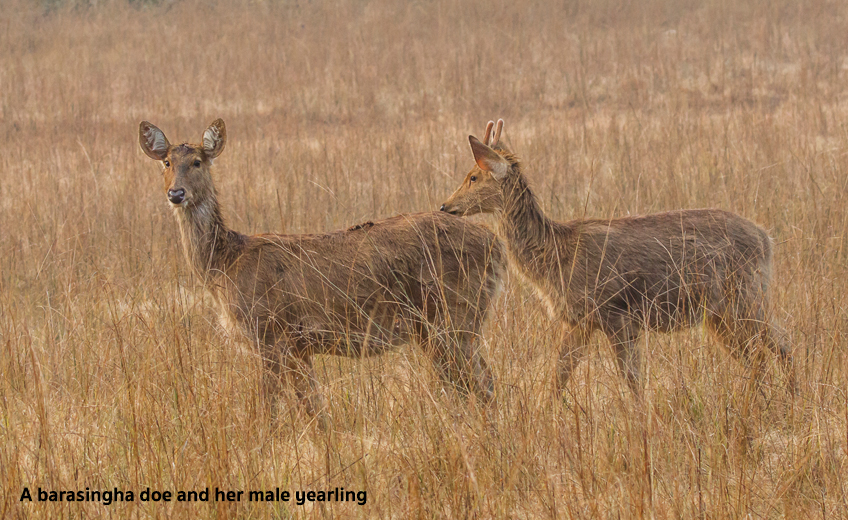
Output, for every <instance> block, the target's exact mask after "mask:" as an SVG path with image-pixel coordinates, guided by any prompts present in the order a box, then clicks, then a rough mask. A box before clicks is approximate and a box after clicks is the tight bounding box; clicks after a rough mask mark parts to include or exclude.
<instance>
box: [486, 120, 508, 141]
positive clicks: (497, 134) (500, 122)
mask: <svg viewBox="0 0 848 520" xmlns="http://www.w3.org/2000/svg"><path fill="white" fill-rule="evenodd" d="M491 124H492V122H491V121H489V125H490V127H489V128H491ZM503 125H504V121H503V119H498V127H497V128H496V129H495V137H494V139H492V144H490V145H489V146H497V145H498V142H499V141H500V140H501V130H503Z"/></svg>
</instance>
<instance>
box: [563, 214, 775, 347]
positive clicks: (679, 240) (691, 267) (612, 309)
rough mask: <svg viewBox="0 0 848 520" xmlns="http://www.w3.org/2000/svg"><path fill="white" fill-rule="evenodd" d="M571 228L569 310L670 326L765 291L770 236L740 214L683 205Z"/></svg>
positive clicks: (748, 301)
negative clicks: (572, 245)
mask: <svg viewBox="0 0 848 520" xmlns="http://www.w3.org/2000/svg"><path fill="white" fill-rule="evenodd" d="M568 228H569V234H570V238H569V239H568V241H573V240H576V241H577V242H578V245H577V246H576V252H575V253H574V254H573V256H572V257H571V259H572V263H571V265H569V266H563V267H562V268H560V269H559V270H560V271H561V274H557V277H558V278H559V279H560V283H561V285H560V287H562V288H563V290H562V292H561V294H567V295H569V298H568V299H569V301H568V302H567V305H568V306H569V308H570V309H569V313H570V314H576V315H579V316H581V317H585V318H589V319H590V320H591V321H598V320H599V321H603V320H606V319H609V318H612V317H615V316H621V315H627V316H629V317H631V318H636V319H639V320H641V321H643V323H644V324H645V326H647V327H648V328H651V329H654V330H664V331H669V330H674V329H676V328H680V327H686V326H690V325H693V324H695V323H697V322H698V321H700V320H702V319H703V318H704V313H705V312H706V313H712V314H722V313H724V312H726V310H727V307H728V305H736V306H744V305H754V304H755V303H753V302H757V303H756V304H757V305H759V302H761V301H762V299H763V298H764V297H765V292H766V288H767V284H768V277H769V274H770V268H771V242H770V239H769V238H768V235H767V234H766V233H765V231H763V230H762V229H761V228H760V227H758V226H757V225H756V224H754V223H752V222H750V221H748V220H746V219H744V218H742V217H740V216H738V215H735V214H733V213H729V212H725V211H720V210H683V211H672V212H667V213H659V214H654V215H647V216H643V217H628V218H622V219H614V220H585V221H577V222H571V223H568ZM572 244H573V242H572Z"/></svg>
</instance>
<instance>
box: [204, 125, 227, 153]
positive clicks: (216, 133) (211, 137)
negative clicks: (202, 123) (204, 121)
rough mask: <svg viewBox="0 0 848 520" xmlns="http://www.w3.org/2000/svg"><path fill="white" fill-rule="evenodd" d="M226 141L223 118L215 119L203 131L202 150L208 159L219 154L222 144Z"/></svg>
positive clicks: (222, 148)
mask: <svg viewBox="0 0 848 520" xmlns="http://www.w3.org/2000/svg"><path fill="white" fill-rule="evenodd" d="M226 143H227V129H226V127H225V126H224V120H223V119H216V120H215V122H214V123H212V124H211V125H209V128H207V129H206V131H205V132H203V151H204V152H206V155H207V156H208V157H209V158H210V159H214V158H215V157H218V156H219V155H221V152H222V151H223V150H224V145H225V144H226Z"/></svg>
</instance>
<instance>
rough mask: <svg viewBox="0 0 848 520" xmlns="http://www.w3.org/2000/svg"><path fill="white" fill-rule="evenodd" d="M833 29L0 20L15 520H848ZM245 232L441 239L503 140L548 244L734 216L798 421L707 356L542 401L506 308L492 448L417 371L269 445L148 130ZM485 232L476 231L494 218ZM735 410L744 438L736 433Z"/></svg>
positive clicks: (267, 428) (161, 11)
mask: <svg viewBox="0 0 848 520" xmlns="http://www.w3.org/2000/svg"><path fill="white" fill-rule="evenodd" d="M847 10H848V5H846V4H845V3H843V2H832V1H812V2H805V3H803V5H799V4H797V3H796V2H789V1H777V2H772V1H763V0H754V1H740V2H731V1H725V0H712V1H707V2H691V1H663V0H658V1H648V2H612V1H592V2H590V1H563V2H541V1H535V2H534V1H531V2H524V3H522V4H521V6H520V7H517V6H516V5H515V3H514V2H502V1H497V0H495V1H491V0H490V1H486V2H473V1H470V2H451V1H449V0H432V1H414V2H401V1H370V2H369V1H362V0H342V1H339V2H328V3H325V2H318V1H296V2H262V1H254V2H248V1H236V0H220V1H217V2H214V3H211V4H207V3H204V2H193V1H182V2H180V1H177V2H129V3H127V2H124V1H117V0H114V1H105V2H84V1H77V2H75V1H48V2H34V1H24V0H19V1H17V2H16V1H11V2H7V3H4V9H3V10H2V12H0V50H2V52H0V110H2V123H0V230H1V231H0V348H2V355H0V467H2V468H3V479H2V483H0V489H2V492H0V495H2V497H3V498H2V504H0V516H2V517H4V518H5V517H12V518H14V517H36V516H45V517H47V516H49V517H58V516H65V517H82V516H86V517H105V516H110V515H111V516H116V517H128V516H138V517H161V518H169V517H173V518H180V517H189V516H199V517H228V516H237V517H246V518H265V517H275V518H278V517H288V516H298V517H299V516H309V515H319V514H320V515H326V516H330V517H336V516H338V517H349V516H350V517H382V518H391V517H397V518H405V517H410V516H416V517H426V518H438V517H454V518H464V517H483V518H486V517H498V518H539V517H566V518H584V517H622V518H633V517H655V518H692V517H709V518H723V517H742V516H752V517H783V516H786V517H798V518H808V517H822V518H825V517H831V516H840V515H842V514H844V511H846V510H848V487H847V486H848V479H846V476H845V475H846V474H848V395H846V377H848V357H846V349H845V345H846V333H848V319H846V318H848V316H846V304H848V296H846V294H848V281H846V280H848V279H846V253H848V251H846V245H848V244H846V234H845V229H846V226H847V225H848V222H846V219H848V212H846V210H848V197H847V196H848V177H846V171H848V158H846V154H848V126H846V124H845V121H846V111H848V97H846V90H845V88H844V87H843V85H844V84H845V83H846V80H847V79H848V32H846V31H845V27H846V22H847V21H848V20H846V11H847ZM217 117H222V118H224V120H225V121H226V123H227V128H228V138H229V140H228V144H227V148H226V150H225V151H224V153H223V155H222V156H221V157H220V158H219V159H218V161H216V170H215V182H216V184H217V186H218V189H219V192H220V196H221V199H222V203H223V205H224V211H225V216H226V218H227V219H228V222H229V224H230V225H231V226H232V227H233V228H235V229H237V230H240V231H242V232H249V233H254V232H266V231H278V232H286V233H301V232H319V231H325V230H332V229H337V228H341V227H347V226H349V225H351V224H355V223H357V222H361V221H363V220H370V219H377V218H382V217H388V216H391V215H394V214H396V213H399V212H410V211H422V210H427V209H436V208H438V205H439V204H440V203H441V202H442V201H443V200H444V199H445V198H446V197H447V196H448V195H449V194H450V193H451V192H452V191H453V189H454V188H455V187H456V185H458V183H459V182H460V180H461V179H462V176H463V175H464V173H465V172H466V171H467V170H468V169H469V168H470V167H471V165H472V158H471V154H470V151H469V150H468V145H467V135H468V134H469V133H473V134H477V135H479V134H480V133H481V132H482V131H483V128H484V127H485V123H486V121H488V120H489V119H495V118H498V117H503V118H504V119H505V120H506V130H505V132H506V139H507V141H508V143H509V144H510V145H511V147H512V148H513V149H514V150H515V151H517V152H518V153H519V154H520V155H521V157H522V158H523V160H524V164H525V171H526V172H527V173H528V175H529V177H530V179H531V182H532V183H533V186H534V188H535V190H536V193H537V194H538V196H539V198H540V200H541V201H542V204H543V206H544V208H545V210H546V211H547V212H548V214H549V215H551V216H552V217H554V218H557V219H569V218H577V217H581V216H583V215H591V216H598V217H609V216H616V215H627V214H640V213H647V212H653V211H661V210H667V209H675V208H694V207H720V208H723V209H727V210H731V211H734V212H737V213H739V214H741V215H743V216H745V217H747V218H749V219H752V220H754V221H756V222H758V223H759V224H761V225H763V226H764V227H766V228H767V229H768V230H769V232H770V234H771V235H772V236H773V237H774V238H775V241H776V244H777V246H776V249H775V259H776V266H775V273H776V276H775V280H774V288H773V290H774V300H775V304H776V305H775V307H776V311H775V312H776V315H777V319H778V321H779V322H781V323H782V324H783V325H784V326H785V327H786V328H787V330H789V331H790V333H791V336H792V339H793V344H794V347H795V349H796V360H797V367H798V376H799V381H800V383H801V394H800V396H799V397H798V398H796V399H791V398H790V397H789V396H788V395H787V394H786V392H785V390H784V386H783V382H782V380H781V379H782V376H781V375H780V373H779V371H777V370H772V371H771V373H770V375H769V377H768V378H767V384H766V385H765V386H764V388H763V392H762V393H758V394H756V395H750V394H748V393H746V392H745V387H746V385H745V379H746V377H748V375H749V373H748V372H747V371H746V370H745V369H744V368H743V367H741V366H739V364H738V363H736V362H735V360H733V359H732V358H730V357H729V356H728V355H727V354H726V353H725V352H723V351H722V350H720V349H719V348H718V346H717V345H716V343H715V342H714V341H712V340H711V339H710V338H709V337H708V336H706V335H705V334H704V332H703V331H700V330H694V331H691V332H689V333H685V334H675V335H658V334H652V335H648V336H647V337H645V338H643V340H642V341H643V344H644V346H645V351H646V353H647V354H646V356H647V364H648V366H647V384H646V393H645V400H644V402H642V403H639V402H635V401H634V400H633V399H632V397H631V396H630V394H629V393H628V390H627V388H626V385H624V384H623V381H621V379H620V378H619V377H618V376H617V374H616V372H615V370H614V368H613V364H612V358H611V355H610V349H609V347H608V345H607V343H606V341H605V340H602V339H600V337H598V338H596V339H595V341H596V343H597V344H598V348H596V349H595V350H594V354H593V355H592V356H590V357H589V359H588V362H587V363H585V364H583V365H582V366H581V368H580V369H579V371H578V372H577V373H576V375H575V377H574V379H573V380H572V381H571V384H570V386H569V389H570V390H571V395H569V396H568V398H567V399H566V400H565V402H564V403H563V402H559V401H557V402H554V401H553V400H552V399H551V386H552V385H551V382H552V377H553V369H552V361H553V359H554V353H555V352H556V351H557V350H558V345H557V344H556V341H557V340H556V338H557V336H556V334H555V332H554V331H555V324H553V323H551V322H550V321H549V320H548V318H547V316H546V314H545V313H544V311H543V309H542V307H541V305H540V304H539V302H538V301H537V300H536V299H535V297H534V296H533V295H532V294H531V292H530V291H528V290H526V288H523V287H522V286H521V285H519V284H518V283H517V281H516V280H510V281H509V282H508V284H507V291H505V293H504V296H503V298H502V299H501V301H500V302H499V303H498V308H497V312H496V314H495V316H494V318H493V320H492V322H491V324H490V326H489V328H488V332H487V334H486V340H487V345H486V347H485V348H486V356H487V358H488V359H489V360H490V362H491V365H492V368H493V371H494V373H495V375H496V377H498V380H499V382H498V388H497V391H498V399H499V401H498V412H497V421H496V423H497V424H496V425H495V426H494V427H493V428H489V427H487V426H485V425H484V422H485V421H484V418H483V417H481V416H480V414H479V413H477V412H474V411H469V410H467V407H466V405H465V403H464V402H463V401H462V400H461V399H459V398H457V397H456V396H454V395H449V394H448V395H445V394H444V393H442V392H441V391H440V387H439V385H438V384H437V383H436V382H435V378H434V377H433V374H432V373H431V370H430V368H429V367H428V364H427V363H426V361H425V360H423V359H421V358H422V357H423V356H421V355H420V354H419V353H418V352H417V351H416V350H415V349H406V350H404V351H402V352H400V353H397V354H392V355H388V356H383V357H381V358H376V359H369V360H366V361H364V362H358V361H350V360H342V359H337V358H322V359H320V361H319V363H318V370H319V377H320V378H321V381H322V383H323V384H324V387H325V392H326V394H327V397H328V399H329V400H330V402H331V403H332V404H331V406H332V410H331V413H332V415H333V416H334V418H335V421H336V429H335V430H334V431H332V432H329V433H327V434H321V433H318V432H317V431H315V430H314V428H311V427H309V426H308V425H307V418H306V417H304V415H303V414H302V412H300V411H299V410H298V409H297V408H296V407H295V406H293V405H294V404H295V400H294V398H293V396H287V398H288V399H289V400H290V402H291V405H292V406H291V414H290V417H288V418H286V419H284V420H283V421H281V423H280V424H279V425H277V426H275V427H272V426H271V425H270V423H269V421H268V417H267V415H266V414H265V412H264V410H263V409H262V407H261V406H260V405H259V403H258V401H257V397H256V390H257V388H258V383H259V370H260V367H261V365H260V362H259V360H258V358H257V356H256V354H255V352H254V351H253V350H252V349H251V348H250V346H249V345H245V344H242V343H240V342H239V341H237V340H236V339H235V338H230V337H227V336H226V335H225V334H224V333H223V331H221V330H220V329H219V328H218V326H217V322H216V316H215V315H214V310H213V309H212V307H211V305H209V302H208V301H206V300H205V298H204V296H203V294H202V291H201V290H200V288H199V287H197V286H196V284H195V283H194V282H193V280H192V279H191V277H190V276H189V272H188V269H187V266H186V265H185V261H184V259H183V256H182V252H181V247H180V244H179V233H178V231H177V227H176V225H175V223H174V221H173V217H172V216H171V215H170V213H171V211H170V209H169V207H168V203H167V202H166V198H165V195H164V190H163V187H162V184H161V179H160V176H159V169H158V167H157V166H156V165H154V163H153V162H152V161H150V160H149V159H148V158H147V157H146V156H144V155H143V153H142V152H141V151H140V150H139V147H138V144H137V131H138V123H139V121H140V120H142V119H147V120H150V121H151V122H153V123H154V124H156V125H157V126H159V127H160V128H162V129H163V130H164V131H165V133H166V134H167V135H168V137H169V138H170V140H171V141H172V142H182V141H191V142H198V141H199V140H200V135H201V133H202V131H203V129H205V128H206V126H207V125H208V124H209V123H210V122H211V121H213V120H214V119H215V118H217ZM483 221H485V219H483ZM743 409H744V410H746V412H745V413H743ZM24 486H29V487H30V488H31V489H32V490H34V489H35V488H37V487H39V486H40V487H42V488H45V489H47V488H49V489H57V490H58V489H69V490H76V489H83V490H84V489H85V488H86V487H90V488H92V489H111V488H113V487H118V488H121V489H124V490H133V491H135V492H139V491H141V490H143V489H144V488H146V487H150V488H152V489H170V490H179V489H183V490H188V489H202V488H204V487H210V488H214V487H220V488H229V489H245V490H247V489H273V488H274V487H280V488H287V489H290V490H292V491H293V490H295V489H327V488H333V487H336V486H339V487H342V486H343V487H345V488H346V489H348V490H357V489H366V490H367V492H368V503H367V505H366V506H364V507H359V506H356V505H350V504H339V503H328V504H323V505H318V504H313V505H306V506H296V505H293V504H255V503H245V502H241V503H237V504H223V503H214V502H210V503H208V504H207V503H200V504H197V503H193V504H186V503H169V504H162V503H158V504H156V503H149V502H148V503H143V502H139V501H138V498H137V499H136V502H134V503H126V504H113V505H110V506H103V505H101V504H96V503H84V504H68V503H62V504H52V503H48V504H38V503H32V504H28V503H23V504H22V503H20V502H19V500H18V499H19V498H20V494H21V491H22V490H23V487H24Z"/></svg>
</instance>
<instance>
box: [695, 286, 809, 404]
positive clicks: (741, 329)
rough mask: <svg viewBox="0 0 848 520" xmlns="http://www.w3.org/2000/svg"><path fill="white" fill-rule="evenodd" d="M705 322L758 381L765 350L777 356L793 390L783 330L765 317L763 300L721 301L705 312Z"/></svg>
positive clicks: (790, 354)
mask: <svg viewBox="0 0 848 520" xmlns="http://www.w3.org/2000/svg"><path fill="white" fill-rule="evenodd" d="M706 325H707V328H708V330H709V331H710V332H712V333H713V335H714V336H715V337H716V338H717V339H718V340H719V341H721V342H722V343H723V344H724V345H725V347H727V349H728V350H729V351H730V353H731V354H732V355H733V356H734V357H735V358H737V359H739V360H740V361H741V362H742V363H743V364H745V365H746V366H747V367H748V368H749V369H751V370H752V371H753V372H754V379H755V380H756V381H757V382H758V383H759V381H760V380H761V379H762V377H763V376H764V366H765V363H766V353H767V352H770V353H772V354H774V355H777V356H778V358H779V361H780V364H781V366H782V368H783V370H784V372H785V373H786V377H787V379H788V383H789V387H790V390H791V391H793V392H794V391H795V388H796V382H795V372H794V367H793V362H792V351H791V348H790V345H789V343H788V341H786V333H785V332H784V331H783V330H781V329H780V328H779V327H777V326H776V325H774V324H773V323H772V322H771V321H770V320H769V319H768V318H767V317H766V311H765V303H764V302H763V301H761V300H759V299H757V300H754V301H746V300H745V299H742V298H737V299H736V300H731V301H727V302H723V304H722V305H720V306H719V307H718V309H714V310H712V312H708V315H707V319H706Z"/></svg>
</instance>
